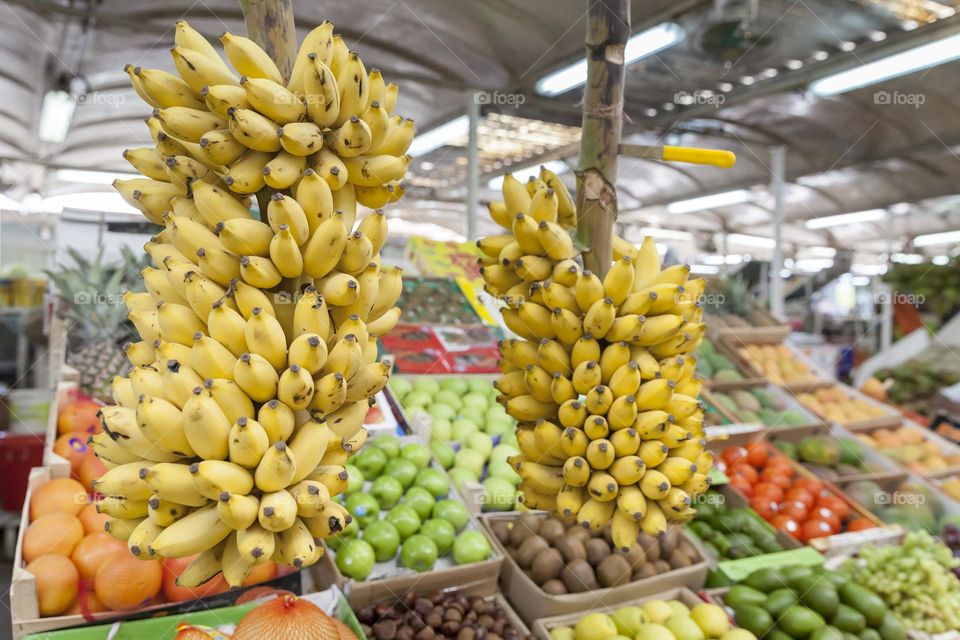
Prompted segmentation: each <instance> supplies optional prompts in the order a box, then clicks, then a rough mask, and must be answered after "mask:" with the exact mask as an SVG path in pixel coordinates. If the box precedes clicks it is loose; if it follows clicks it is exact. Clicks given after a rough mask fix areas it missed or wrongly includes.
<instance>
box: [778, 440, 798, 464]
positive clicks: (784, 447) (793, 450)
mask: <svg viewBox="0 0 960 640" xmlns="http://www.w3.org/2000/svg"><path fill="white" fill-rule="evenodd" d="M773 446H775V447H776V448H777V449H780V451H782V452H783V453H784V455H786V456H787V457H788V458H790V459H791V460H796V459H797V445H795V444H793V443H792V442H787V441H786V440H784V441H783V442H774V443H773Z"/></svg>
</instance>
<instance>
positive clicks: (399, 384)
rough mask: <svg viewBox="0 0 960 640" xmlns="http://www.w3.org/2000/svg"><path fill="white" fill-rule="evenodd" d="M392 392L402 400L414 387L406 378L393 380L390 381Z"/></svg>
mask: <svg viewBox="0 0 960 640" xmlns="http://www.w3.org/2000/svg"><path fill="white" fill-rule="evenodd" d="M390 391H392V392H393V395H395V396H396V397H398V398H400V399H401V400H402V399H403V396H405V395H407V394H408V393H410V392H411V391H413V385H412V384H410V381H409V380H407V379H406V378H393V379H392V380H390Z"/></svg>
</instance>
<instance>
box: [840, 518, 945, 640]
mask: <svg viewBox="0 0 960 640" xmlns="http://www.w3.org/2000/svg"><path fill="white" fill-rule="evenodd" d="M957 567H960V559H957V558H955V557H954V556H953V552H952V551H951V550H950V548H949V547H948V546H947V545H945V544H943V543H942V542H940V541H939V540H936V539H935V538H934V537H933V536H932V535H931V534H930V533H929V532H927V531H912V532H910V533H908V534H907V537H906V538H905V539H904V541H903V543H902V544H899V545H881V546H877V545H872V544H868V545H865V546H864V547H863V548H862V549H861V550H860V552H859V553H858V554H857V557H856V558H854V559H852V560H849V561H847V562H846V563H844V565H843V566H842V567H841V570H842V571H843V573H844V575H845V577H844V580H851V582H847V583H846V585H845V586H844V587H841V593H842V589H843V588H851V587H856V588H857V589H863V590H865V591H866V590H871V591H872V592H874V593H875V594H876V596H878V597H877V600H878V603H874V606H875V607H876V608H877V609H879V605H883V607H884V608H889V612H888V613H887V614H886V615H892V617H893V618H894V619H895V620H897V621H898V623H899V624H900V625H901V626H902V627H905V628H907V629H911V630H917V631H923V632H926V633H932V634H935V633H944V632H946V631H956V630H957V629H960V578H958V577H957V575H956V574H955V573H954V569H956V568H957ZM864 615H866V612H864ZM885 620H886V617H885ZM881 636H882V637H883V638H887V637H890V636H888V635H885V634H883V633H882V630H881ZM898 637H904V636H903V635H902V634H900V635H899V636H898Z"/></svg>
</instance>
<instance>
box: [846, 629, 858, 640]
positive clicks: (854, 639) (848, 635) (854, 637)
mask: <svg viewBox="0 0 960 640" xmlns="http://www.w3.org/2000/svg"><path fill="white" fill-rule="evenodd" d="M843 640H860V637H859V636H857V635H854V634H852V633H849V632H847V631H844V632H843Z"/></svg>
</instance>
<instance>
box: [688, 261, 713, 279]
mask: <svg viewBox="0 0 960 640" xmlns="http://www.w3.org/2000/svg"><path fill="white" fill-rule="evenodd" d="M690 273H693V274H697V275H704V276H712V275H716V274H718V273H720V267H718V266H715V265H710V264H692V265H690Z"/></svg>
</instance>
